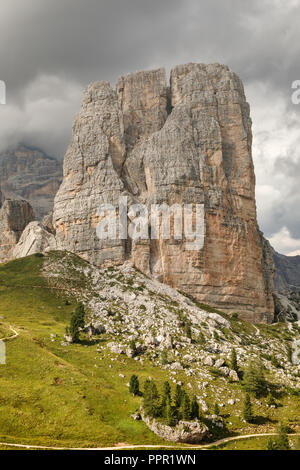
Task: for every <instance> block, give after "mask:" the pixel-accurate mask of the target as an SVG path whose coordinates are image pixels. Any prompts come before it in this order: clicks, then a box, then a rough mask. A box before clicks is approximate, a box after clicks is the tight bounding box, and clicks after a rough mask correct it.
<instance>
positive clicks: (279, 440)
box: [275, 424, 291, 450]
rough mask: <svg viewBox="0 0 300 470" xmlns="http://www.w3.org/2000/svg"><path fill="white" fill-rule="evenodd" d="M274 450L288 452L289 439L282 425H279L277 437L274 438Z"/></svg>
mask: <svg viewBox="0 0 300 470" xmlns="http://www.w3.org/2000/svg"><path fill="white" fill-rule="evenodd" d="M275 443H276V450H290V449H291V447H290V443H289V437H288V433H287V429H286V427H285V426H283V424H280V426H279V430H278V436H277V437H276V438H275Z"/></svg>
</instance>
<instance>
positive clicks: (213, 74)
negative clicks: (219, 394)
mask: <svg viewBox="0 0 300 470" xmlns="http://www.w3.org/2000/svg"><path fill="white" fill-rule="evenodd" d="M251 145H252V134H251V119H250V114H249V105H248V103H247V102H246V99H245V95H244V90H243V85H242V83H241V81H240V79H239V78H238V77H237V76H236V75H235V74H234V73H233V72H231V71H230V70H229V68H228V67H226V66H222V65H218V64H214V65H203V64H192V63H191V64H187V65H181V66H178V67H175V68H174V69H173V70H172V72H171V81H170V87H169V86H168V85H167V82H166V78H165V71H164V69H158V70H154V71H149V72H137V73H135V74H129V75H127V76H125V77H121V78H120V79H119V80H118V83H117V87H116V90H113V89H112V88H111V87H110V85H109V83H108V82H97V83H95V84H93V85H91V86H89V87H88V89H87V91H86V92H85V95H84V99H83V104H82V108H81V111H80V113H79V114H78V116H77V117H76V119H75V122H74V126H73V136H72V140H71V143H70V146H69V148H68V151H67V153H66V156H65V160H64V179H63V183H62V185H61V187H60V189H59V191H58V193H57V195H56V198H55V204H54V213H53V225H54V228H55V230H56V239H57V246H58V248H59V249H63V250H69V251H73V252H75V253H77V254H78V255H80V256H81V257H83V258H85V259H87V260H89V261H90V262H92V263H94V264H95V265H97V266H102V265H105V264H107V263H110V264H111V263H117V264H120V263H123V262H124V261H125V260H127V259H131V260H132V261H133V263H134V265H135V266H136V267H137V268H139V269H140V270H141V271H143V272H144V273H146V274H148V275H152V276H154V277H156V278H157V279H158V280H160V281H162V282H164V283H167V284H169V285H171V286H173V287H177V288H180V289H182V290H184V291H186V292H188V293H190V294H192V295H193V296H194V297H196V298H197V299H198V300H200V301H201V302H204V303H208V304H211V305H214V306H217V307H219V308H221V309H223V310H225V311H227V312H236V311H238V312H239V313H240V315H241V316H242V317H243V318H245V319H247V320H249V321H252V322H261V321H265V322H270V321H271V320H272V319H273V311H274V304H273V297H272V292H273V278H272V276H273V264H272V260H271V258H270V256H269V255H268V254H267V252H266V250H265V245H264V241H263V238H262V236H261V233H260V232H259V228H258V225H257V220H256V206H255V195H254V189H255V188H254V186H255V176H254V170H253V162H252V155H251ZM120 196H127V197H128V204H132V203H143V204H145V205H146V206H147V207H148V208H150V206H151V205H152V204H162V203H166V204H169V205H172V204H175V203H176V204H180V205H181V206H182V205H183V204H193V203H194V204H195V203H198V204H203V205H204V215H205V239H204V245H203V247H202V248H199V249H197V250H191V249H189V246H188V244H187V243H186V240H185V239H183V240H177V239H175V238H174V237H173V238H171V239H170V240H165V239H163V237H162V235H161V234H159V236H158V239H152V240H150V239H145V240H141V241H138V240H136V241H134V240H130V239H128V240H122V239H119V238H118V237H117V236H116V237H113V238H110V239H107V240H99V238H98V237H97V233H96V228H97V224H98V223H99V221H100V220H101V217H103V215H101V214H99V213H98V207H99V205H100V204H103V203H108V204H112V205H113V206H114V207H118V202H119V197H120Z"/></svg>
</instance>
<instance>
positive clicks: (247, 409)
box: [243, 393, 254, 423]
mask: <svg viewBox="0 0 300 470" xmlns="http://www.w3.org/2000/svg"><path fill="white" fill-rule="evenodd" d="M243 417H244V420H245V421H247V423H252V422H253V419H254V417H253V411H252V403H251V399H250V395H249V394H248V393H247V395H246V398H245V401H244V410H243Z"/></svg>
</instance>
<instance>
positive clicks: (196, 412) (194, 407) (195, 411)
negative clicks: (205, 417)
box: [191, 395, 199, 419]
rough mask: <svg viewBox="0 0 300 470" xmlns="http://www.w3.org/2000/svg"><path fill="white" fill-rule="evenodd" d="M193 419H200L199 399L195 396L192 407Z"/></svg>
mask: <svg viewBox="0 0 300 470" xmlns="http://www.w3.org/2000/svg"><path fill="white" fill-rule="evenodd" d="M191 418H192V419H198V418H199V405H198V402H197V398H196V396H195V395H194V397H193V400H192V405H191Z"/></svg>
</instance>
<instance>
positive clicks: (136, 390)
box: [129, 375, 140, 395]
mask: <svg viewBox="0 0 300 470" xmlns="http://www.w3.org/2000/svg"><path fill="white" fill-rule="evenodd" d="M129 392H130V393H132V394H133V395H139V394H140V384H139V379H138V377H137V375H132V376H131V378H130V382H129Z"/></svg>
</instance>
